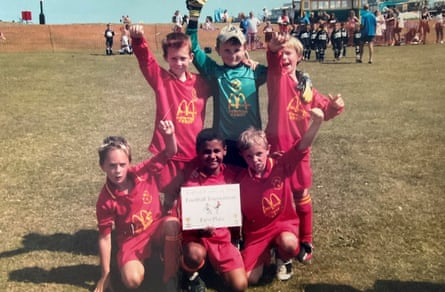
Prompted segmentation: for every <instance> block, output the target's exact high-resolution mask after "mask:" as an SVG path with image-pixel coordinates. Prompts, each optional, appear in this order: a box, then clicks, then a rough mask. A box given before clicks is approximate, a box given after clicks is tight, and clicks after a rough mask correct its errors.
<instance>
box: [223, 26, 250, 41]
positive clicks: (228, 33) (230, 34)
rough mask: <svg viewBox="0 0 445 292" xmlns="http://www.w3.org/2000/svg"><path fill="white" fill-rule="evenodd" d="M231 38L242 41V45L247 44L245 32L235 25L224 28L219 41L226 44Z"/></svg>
mask: <svg viewBox="0 0 445 292" xmlns="http://www.w3.org/2000/svg"><path fill="white" fill-rule="evenodd" d="M231 38H236V39H237V40H239V41H240V43H241V44H244V43H245V42H246V38H245V37H244V34H243V32H242V31H241V30H240V29H239V28H238V27H236V26H233V25H228V26H225V27H223V28H222V29H221V31H220V33H219V34H218V37H217V40H218V41H219V42H220V43H225V42H227V41H228V40H230V39H231Z"/></svg>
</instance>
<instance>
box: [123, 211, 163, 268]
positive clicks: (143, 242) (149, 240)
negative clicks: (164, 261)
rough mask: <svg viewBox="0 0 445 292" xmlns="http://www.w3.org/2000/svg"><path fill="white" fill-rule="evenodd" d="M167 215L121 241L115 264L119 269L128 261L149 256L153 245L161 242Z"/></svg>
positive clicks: (140, 259)
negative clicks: (139, 232) (142, 230)
mask: <svg viewBox="0 0 445 292" xmlns="http://www.w3.org/2000/svg"><path fill="white" fill-rule="evenodd" d="M167 218H168V217H162V218H160V219H159V220H157V221H155V222H153V223H152V224H151V226H150V227H149V228H148V229H146V230H144V232H142V233H141V234H138V235H136V236H132V237H129V238H128V239H127V240H125V241H123V242H122V244H121V246H120V248H119V251H118V252H117V265H118V268H119V270H120V269H121V268H122V267H123V266H124V265H125V264H126V263H127V262H129V261H134V260H137V261H140V262H143V261H144V260H146V259H148V258H150V256H151V253H152V246H153V245H155V246H156V245H160V244H161V242H162V236H163V232H162V227H163V225H164V223H165V222H166V221H167V220H166V219H167Z"/></svg>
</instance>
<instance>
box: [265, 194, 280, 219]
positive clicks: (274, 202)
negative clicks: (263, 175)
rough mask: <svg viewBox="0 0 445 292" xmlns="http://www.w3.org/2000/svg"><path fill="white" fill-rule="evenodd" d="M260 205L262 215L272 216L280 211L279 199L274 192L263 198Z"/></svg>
mask: <svg viewBox="0 0 445 292" xmlns="http://www.w3.org/2000/svg"><path fill="white" fill-rule="evenodd" d="M261 205H262V208H263V214H264V216H266V217H269V218H274V217H275V216H277V214H278V213H279V212H280V209H281V199H280V198H279V197H278V196H277V195H276V194H274V193H271V194H270V196H269V198H263V200H262V202H261Z"/></svg>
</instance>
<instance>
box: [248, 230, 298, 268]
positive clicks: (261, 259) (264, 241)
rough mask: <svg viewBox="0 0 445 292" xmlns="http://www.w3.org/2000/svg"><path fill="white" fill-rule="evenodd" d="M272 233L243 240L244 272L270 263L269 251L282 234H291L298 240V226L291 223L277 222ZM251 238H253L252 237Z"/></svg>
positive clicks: (295, 254)
mask: <svg viewBox="0 0 445 292" xmlns="http://www.w3.org/2000/svg"><path fill="white" fill-rule="evenodd" d="M272 230H273V232H270V229H268V232H263V233H262V234H259V236H258V237H256V238H249V236H247V237H246V238H245V243H244V249H243V250H242V251H241V255H242V256H243V260H244V266H245V268H246V271H247V272H249V271H252V270H253V269H254V268H256V267H258V266H261V265H267V264H268V262H269V261H270V256H269V249H270V248H271V247H273V246H274V245H275V239H276V238H277V237H278V235H280V234H281V233H283V232H290V233H293V234H294V235H295V236H296V237H297V238H298V224H296V223H295V222H291V221H284V222H279V223H278V224H277V225H276V226H275V228H273V229H272ZM252 237H253V236H252ZM298 251H299V249H297V250H295V252H294V254H293V255H292V256H297V254H298Z"/></svg>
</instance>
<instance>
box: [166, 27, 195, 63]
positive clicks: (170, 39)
mask: <svg viewBox="0 0 445 292" xmlns="http://www.w3.org/2000/svg"><path fill="white" fill-rule="evenodd" d="M182 47H188V48H189V52H190V54H191V53H192V43H191V41H190V37H189V36H188V35H186V34H185V33H183V32H171V33H169V34H168V35H167V36H166V37H165V38H164V39H163V40H162V51H163V53H164V57H167V51H168V49H169V48H175V49H179V48H182Z"/></svg>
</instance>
